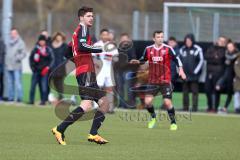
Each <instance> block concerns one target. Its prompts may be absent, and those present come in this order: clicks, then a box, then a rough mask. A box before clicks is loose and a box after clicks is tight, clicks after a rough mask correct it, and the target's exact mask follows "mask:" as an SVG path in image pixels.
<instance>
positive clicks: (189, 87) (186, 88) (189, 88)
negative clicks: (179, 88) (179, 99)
mask: <svg viewBox="0 0 240 160" xmlns="http://www.w3.org/2000/svg"><path fill="white" fill-rule="evenodd" d="M198 91H199V90H198V82H184V83H183V110H185V111H188V110H189V92H191V93H192V107H193V108H192V111H195V112H196V111H197V110H198Z"/></svg>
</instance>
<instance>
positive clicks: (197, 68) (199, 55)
mask: <svg viewBox="0 0 240 160" xmlns="http://www.w3.org/2000/svg"><path fill="white" fill-rule="evenodd" d="M196 48H197V50H196V56H198V59H199V62H198V65H197V66H196V68H195V69H194V74H198V73H199V72H200V71H201V69H202V66H203V62H204V58H203V51H202V48H201V47H199V46H196Z"/></svg>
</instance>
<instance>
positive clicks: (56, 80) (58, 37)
mask: <svg viewBox="0 0 240 160" xmlns="http://www.w3.org/2000/svg"><path fill="white" fill-rule="evenodd" d="M65 41H66V37H65V35H64V33H62V32H56V33H55V34H54V35H53V38H52V44H51V48H52V51H53V55H54V59H55V61H54V64H53V67H52V71H53V70H54V69H56V68H58V67H59V66H60V65H61V64H63V63H64V62H65V61H66V58H65V57H64V56H65V54H66V52H67V49H68V45H67V44H66V43H65ZM65 75H66V66H65V65H64V66H61V72H55V74H54V76H53V79H52V83H51V84H53V85H54V88H55V89H56V91H57V92H58V100H61V99H62V98H63V94H62V93H63V89H64V87H63V85H64V77H65Z"/></svg>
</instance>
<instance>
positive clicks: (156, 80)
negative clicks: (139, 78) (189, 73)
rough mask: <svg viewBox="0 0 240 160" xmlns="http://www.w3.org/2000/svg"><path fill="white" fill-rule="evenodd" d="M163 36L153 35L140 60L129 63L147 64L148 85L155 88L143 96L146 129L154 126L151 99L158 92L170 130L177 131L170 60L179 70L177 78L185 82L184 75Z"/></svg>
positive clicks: (161, 33) (161, 34) (159, 34)
mask: <svg viewBox="0 0 240 160" xmlns="http://www.w3.org/2000/svg"><path fill="white" fill-rule="evenodd" d="M163 40H164V34H163V32H162V31H155V32H154V33H153V41H154V44H153V45H151V46H148V47H146V48H145V51H144V54H143V56H142V58H141V59H140V60H132V61H131V63H140V62H148V63H149V75H148V84H149V87H150V86H155V88H156V89H155V90H154V91H153V90H152V88H149V90H152V91H151V92H150V91H149V92H147V93H146V94H145V100H144V102H145V107H146V109H147V110H148V112H149V113H150V114H151V117H152V119H151V121H150V122H149V123H148V128H153V127H154V126H155V124H156V113H155V111H154V106H153V99H154V96H156V95H157V93H158V92H159V91H160V92H161V94H162V96H163V105H164V106H165V107H166V109H167V111H168V115H169V118H170V120H171V126H170V130H177V125H176V120H175V109H174V107H173V104H172V90H173V87H172V84H171V60H173V61H174V62H175V63H176V65H177V66H178V68H179V76H180V77H181V78H182V79H183V80H185V79H186V75H185V73H184V71H183V68H182V63H181V60H180V59H179V57H177V56H176V53H175V52H174V50H173V48H172V47H170V46H168V45H166V44H164V43H163Z"/></svg>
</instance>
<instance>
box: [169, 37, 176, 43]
mask: <svg viewBox="0 0 240 160" xmlns="http://www.w3.org/2000/svg"><path fill="white" fill-rule="evenodd" d="M168 41H175V42H177V40H176V38H175V37H172V36H171V37H169V39H168Z"/></svg>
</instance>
